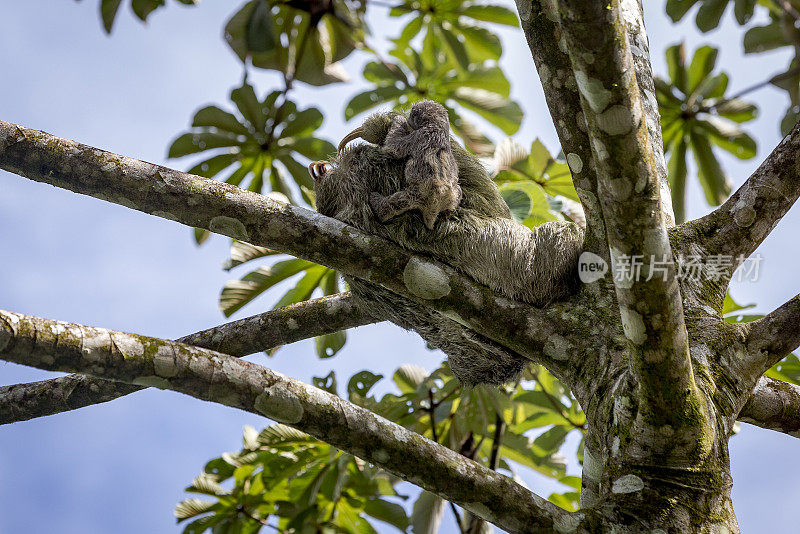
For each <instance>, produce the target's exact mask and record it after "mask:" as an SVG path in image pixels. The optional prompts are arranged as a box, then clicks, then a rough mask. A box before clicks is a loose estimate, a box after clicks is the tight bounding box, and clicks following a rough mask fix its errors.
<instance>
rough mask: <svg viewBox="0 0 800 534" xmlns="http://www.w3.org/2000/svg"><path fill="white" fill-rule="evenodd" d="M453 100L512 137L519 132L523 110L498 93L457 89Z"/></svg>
mask: <svg viewBox="0 0 800 534" xmlns="http://www.w3.org/2000/svg"><path fill="white" fill-rule="evenodd" d="M453 99H454V100H455V101H456V102H458V103H459V104H461V105H462V106H464V107H465V108H467V109H469V110H471V111H474V112H475V113H477V114H478V115H480V116H481V117H483V118H484V119H486V120H487V121H489V122H490V123H492V124H494V125H495V126H497V127H498V128H500V129H501V130H502V131H503V132H504V133H506V134H508V135H511V134H513V133H515V132H516V131H517V130H519V126H520V123H521V122H522V115H523V113H522V108H520V107H519V104H517V103H516V102H511V101H509V100H507V99H505V98H504V97H502V96H501V95H498V94H497V93H492V92H490V91H486V90H483V89H475V88H471V87H461V88H458V89H456V91H455V93H454V94H453Z"/></svg>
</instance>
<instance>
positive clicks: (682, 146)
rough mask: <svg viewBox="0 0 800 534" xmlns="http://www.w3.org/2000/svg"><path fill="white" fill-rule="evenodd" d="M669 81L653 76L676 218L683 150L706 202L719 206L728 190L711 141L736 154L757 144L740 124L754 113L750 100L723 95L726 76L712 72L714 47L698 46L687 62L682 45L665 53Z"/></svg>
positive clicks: (744, 155)
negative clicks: (693, 163) (693, 166)
mask: <svg viewBox="0 0 800 534" xmlns="http://www.w3.org/2000/svg"><path fill="white" fill-rule="evenodd" d="M666 56H667V67H668V71H669V76H670V79H669V80H660V79H659V80H657V81H656V93H657V97H658V102H659V110H660V112H661V128H662V132H663V137H664V146H665V149H666V153H667V156H668V161H669V164H668V167H667V168H668V172H669V179H670V184H671V186H672V204H673V206H674V207H675V209H676V217H677V218H678V220H679V221H682V220H683V218H684V217H685V215H686V214H685V203H686V199H685V196H686V174H687V163H686V158H687V156H688V153H691V154H692V156H693V158H694V160H695V162H696V164H697V169H698V178H699V181H700V185H701V186H702V188H703V192H704V193H705V196H706V201H707V202H708V203H709V204H710V205H712V206H716V205H719V204H720V203H721V202H722V201H724V200H725V198H727V196H728V195H729V194H730V191H731V184H730V181H729V180H728V178H727V176H726V175H725V172H724V171H723V169H722V165H721V164H720V162H719V160H718V159H717V156H716V154H715V153H714V150H713V149H712V145H714V146H716V147H718V148H721V149H723V150H725V151H726V152H728V153H730V154H732V155H734V156H736V157H737V158H739V159H750V158H752V157H754V156H755V154H756V143H755V141H754V140H753V138H752V137H750V136H749V135H748V134H747V133H746V132H745V131H744V130H743V129H742V128H741V126H740V123H744V122H747V121H750V120H752V119H753V118H755V117H756V115H757V109H756V107H755V106H754V105H753V104H750V103H748V102H745V101H743V100H741V99H739V98H726V97H725V91H726V90H727V87H728V76H727V75H726V74H725V73H716V74H715V73H714V68H715V65H716V58H717V51H716V49H714V48H712V47H709V46H703V47H700V48H698V49H697V51H696V52H695V54H694V55H693V56H692V59H691V61H690V62H689V64H688V66H687V64H686V52H685V49H684V46H683V44H679V45H674V46H672V47H670V48H669V49H668V50H667V52H666Z"/></svg>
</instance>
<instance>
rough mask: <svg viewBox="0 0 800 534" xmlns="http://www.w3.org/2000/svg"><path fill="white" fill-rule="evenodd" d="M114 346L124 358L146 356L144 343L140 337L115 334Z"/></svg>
mask: <svg viewBox="0 0 800 534" xmlns="http://www.w3.org/2000/svg"><path fill="white" fill-rule="evenodd" d="M113 341H114V347H115V348H116V349H117V350H118V351H119V352H120V354H122V357H123V358H140V357H142V356H144V345H143V344H142V342H141V341H139V339H138V338H136V337H134V336H128V335H124V334H123V335H114V336H113Z"/></svg>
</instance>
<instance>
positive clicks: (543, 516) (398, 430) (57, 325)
mask: <svg viewBox="0 0 800 534" xmlns="http://www.w3.org/2000/svg"><path fill="white" fill-rule="evenodd" d="M0 357H2V359H5V360H7V361H12V362H16V363H20V364H23V365H30V366H34V367H37V368H40V369H46V370H51V371H68V372H81V373H85V374H91V375H93V376H97V377H101V378H105V379H109V380H118V381H122V382H126V383H130V384H137V385H146V386H155V387H159V388H162V389H170V390H173V391H178V392H181V393H185V394H187V395H190V396H193V397H196V398H199V399H202V400H207V401H211V402H217V403H219V404H224V405H226V406H231V407H234V408H239V409H242V410H245V411H248V412H251V413H256V414H259V415H263V416H266V417H269V418H271V419H274V420H276V421H279V422H282V423H285V424H288V425H291V426H293V427H295V428H297V429H299V430H302V431H303V432H306V433H308V434H310V435H312V436H314V437H316V438H318V439H321V440H323V441H326V442H328V443H330V444H331V445H333V446H335V447H338V448H339V449H342V450H344V451H347V452H349V453H351V454H353V455H355V456H358V457H359V458H362V459H364V460H366V461H368V462H370V463H373V464H375V465H377V466H380V467H382V468H383V469H386V470H387V471H389V472H391V473H394V474H395V475H397V476H399V477H401V478H403V479H404V480H408V481H409V482H412V483H414V484H417V485H419V486H421V487H423V488H424V489H426V490H428V491H431V492H433V493H436V494H438V495H440V496H441V497H443V498H445V499H448V500H451V501H453V502H456V503H458V504H459V505H460V506H463V507H464V508H466V509H468V510H469V511H471V512H472V513H474V514H476V515H478V516H480V517H482V518H483V519H486V520H487V521H489V522H492V523H494V524H496V525H498V526H500V527H501V528H503V529H505V530H508V531H510V532H523V531H524V532H552V531H554V530H561V529H563V528H564V527H566V526H573V528H574V527H575V526H576V523H579V522H580V521H581V519H583V518H584V517H586V516H588V515H590V514H588V513H586V512H582V513H577V514H570V513H568V512H566V511H564V510H562V509H560V508H558V507H557V506H555V505H554V504H552V503H550V502H548V501H546V500H545V499H543V498H541V497H539V496H537V495H535V494H533V493H531V492H529V491H528V490H526V489H525V488H523V487H522V486H520V485H519V484H517V483H516V482H514V481H513V480H512V479H510V478H508V477H505V476H503V475H500V474H498V473H496V472H494V471H492V470H490V469H487V468H486V467H483V466H481V465H479V464H477V463H475V462H473V461H470V460H468V459H466V458H463V457H461V456H460V455H459V454H458V453H457V452H455V451H452V450H450V449H447V448H446V447H443V446H441V445H439V444H437V443H434V442H432V441H430V440H428V439H425V438H423V437H422V436H420V435H419V434H416V433H414V432H412V431H409V430H407V429H405V428H403V427H401V426H399V425H396V424H394V423H391V422H389V421H387V420H386V419H383V418H382V417H379V416H378V415H376V414H374V413H372V412H370V411H369V410H366V409H364V408H361V407H358V406H356V405H354V404H351V403H350V402H347V401H345V400H343V399H341V398H339V397H337V396H335V395H331V394H330V393H327V392H325V391H322V390H320V389H317V388H314V387H312V386H309V385H307V384H303V383H302V382H299V381H297V380H294V379H291V378H289V377H286V376H284V375H281V374H280V373H276V372H274V371H271V370H269V369H267V368H265V367H261V366H258V365H255V364H252V363H250V362H246V361H243V360H238V359H236V358H234V357H231V356H227V355H224V354H220V353H217V352H213V351H209V350H206V349H201V348H198V347H193V346H191V345H184V344H181V343H176V342H173V341H164V340H160V339H155V338H149V337H145V336H139V335H133V334H124V333H121V332H114V331H111V330H105V329H102V328H92V327H87V326H82V325H77V324H72V323H65V322H61V321H52V320H48V319H41V318H37V317H30V316H25V315H21V314H15V313H10V312H2V311H0ZM587 519H588V518H587ZM595 519H596V518H595Z"/></svg>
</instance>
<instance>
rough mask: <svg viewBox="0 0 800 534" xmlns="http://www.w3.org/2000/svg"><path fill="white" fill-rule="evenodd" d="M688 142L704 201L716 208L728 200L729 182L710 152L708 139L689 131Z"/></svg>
mask: <svg viewBox="0 0 800 534" xmlns="http://www.w3.org/2000/svg"><path fill="white" fill-rule="evenodd" d="M689 140H690V143H691V146H692V153H693V154H694V159H695V162H696V163H697V167H698V175H699V177H700V185H701V186H702V187H703V192H704V193H705V196H706V201H707V202H708V203H709V204H710V205H711V206H718V205H720V204H722V202H724V201H725V199H726V198H728V195H729V194H730V192H731V184H730V181H729V180H728V177H727V176H725V172H724V171H723V170H722V167H721V166H720V164H719V161H717V158H716V156H715V155H714V153H713V152H712V150H711V144H710V143H709V141H708V137H706V136H705V135H703V134H701V133H698V132H696V131H695V130H691V131H690V132H689Z"/></svg>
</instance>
